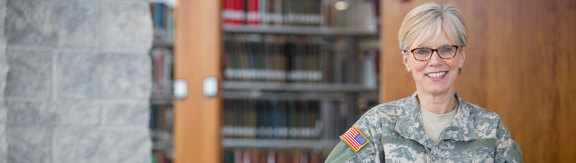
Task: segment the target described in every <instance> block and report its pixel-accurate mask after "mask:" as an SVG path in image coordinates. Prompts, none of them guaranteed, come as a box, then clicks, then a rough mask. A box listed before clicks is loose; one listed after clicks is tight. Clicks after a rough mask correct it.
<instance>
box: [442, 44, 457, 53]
mask: <svg viewBox="0 0 576 163" xmlns="http://www.w3.org/2000/svg"><path fill="white" fill-rule="evenodd" d="M455 49H456V48H454V46H449V45H444V46H442V47H441V48H440V49H439V51H440V53H451V52H454V50H455Z"/></svg>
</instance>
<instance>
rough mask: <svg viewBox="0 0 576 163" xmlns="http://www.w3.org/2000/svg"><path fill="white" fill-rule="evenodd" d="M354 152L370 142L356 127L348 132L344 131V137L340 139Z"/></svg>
mask: <svg viewBox="0 0 576 163" xmlns="http://www.w3.org/2000/svg"><path fill="white" fill-rule="evenodd" d="M341 139H342V140H344V141H345V142H346V143H348V145H350V147H352V149H354V151H356V152H358V150H360V149H361V148H362V147H364V145H366V144H368V142H370V141H369V140H368V138H366V136H364V134H362V132H360V130H358V128H356V127H352V128H351V129H350V130H348V131H346V133H345V134H344V135H342V137H341Z"/></svg>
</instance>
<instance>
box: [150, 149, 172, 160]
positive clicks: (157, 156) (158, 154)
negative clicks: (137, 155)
mask: <svg viewBox="0 0 576 163" xmlns="http://www.w3.org/2000/svg"><path fill="white" fill-rule="evenodd" d="M151 162H152V163H172V162H174V158H173V157H172V156H169V155H168V154H167V153H165V152H162V151H152V160H151Z"/></svg>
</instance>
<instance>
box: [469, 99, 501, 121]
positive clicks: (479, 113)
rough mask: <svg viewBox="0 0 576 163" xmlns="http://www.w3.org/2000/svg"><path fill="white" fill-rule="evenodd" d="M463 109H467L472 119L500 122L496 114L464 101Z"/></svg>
mask: <svg viewBox="0 0 576 163" xmlns="http://www.w3.org/2000/svg"><path fill="white" fill-rule="evenodd" d="M463 107H465V108H466V109H468V110H469V112H470V115H472V116H473V117H477V118H487V119H491V120H497V121H499V120H501V118H500V115H498V113H496V112H493V111H491V110H487V109H484V108H482V107H480V106H478V105H475V104H472V103H469V102H466V101H464V105H463Z"/></svg>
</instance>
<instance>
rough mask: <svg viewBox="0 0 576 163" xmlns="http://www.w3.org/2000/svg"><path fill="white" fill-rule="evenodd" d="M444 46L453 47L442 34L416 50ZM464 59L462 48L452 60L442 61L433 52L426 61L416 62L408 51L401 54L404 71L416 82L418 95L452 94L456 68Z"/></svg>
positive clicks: (456, 73) (456, 72) (456, 75)
mask: <svg viewBox="0 0 576 163" xmlns="http://www.w3.org/2000/svg"><path fill="white" fill-rule="evenodd" d="M444 45H455V44H454V43H452V42H450V41H449V40H448V38H447V37H446V34H445V33H444V32H442V33H441V34H440V36H439V37H438V38H436V39H434V38H431V39H428V40H427V41H425V42H424V43H423V44H422V45H420V46H418V47H416V48H423V47H426V48H432V49H436V48H438V47H441V46H444ZM465 58H466V56H465V54H464V49H463V48H458V52H457V54H456V56H455V57H454V58H452V59H442V58H440V57H439V56H438V53H437V52H434V53H433V55H432V58H430V60H428V61H417V60H415V59H414V57H413V56H412V53H411V52H410V51H407V52H403V61H404V65H405V66H406V69H407V70H408V71H409V72H411V73H412V77H413V78H414V81H415V82H416V89H418V92H420V93H427V94H443V93H452V92H453V90H454V83H455V82H456V78H457V77H458V68H461V67H462V65H463V63H464V59H465Z"/></svg>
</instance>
